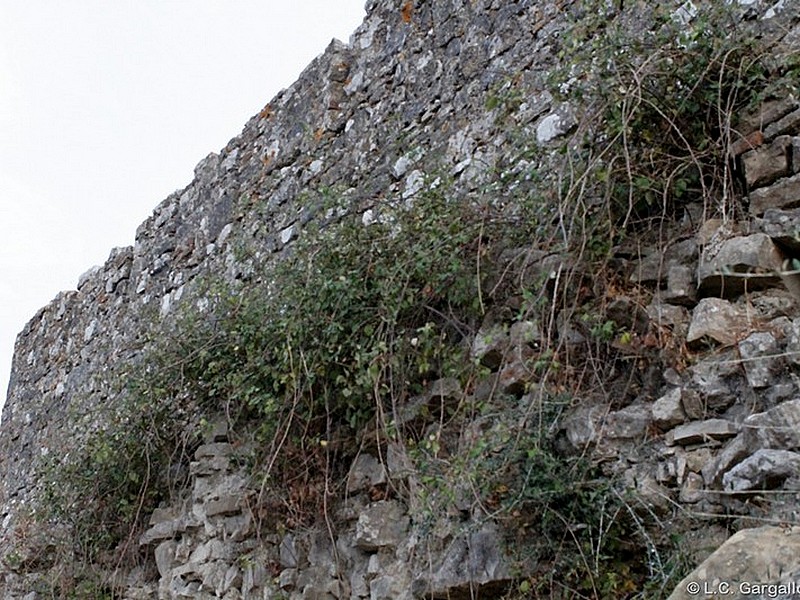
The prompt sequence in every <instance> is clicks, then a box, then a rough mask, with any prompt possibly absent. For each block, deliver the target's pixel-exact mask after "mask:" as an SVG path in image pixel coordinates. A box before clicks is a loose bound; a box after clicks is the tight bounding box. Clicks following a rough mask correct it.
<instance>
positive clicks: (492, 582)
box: [414, 522, 512, 598]
mask: <svg viewBox="0 0 800 600" xmlns="http://www.w3.org/2000/svg"><path fill="white" fill-rule="evenodd" d="M511 578H512V574H511V572H510V569H509V563H508V561H507V560H505V549H504V544H503V539H502V533H501V532H500V530H499V528H498V527H497V526H496V525H494V524H492V523H491V522H487V523H485V524H484V525H483V526H482V527H481V528H480V529H478V530H477V531H473V532H471V533H467V534H465V535H462V536H459V537H457V538H455V539H454V540H453V541H452V542H451V543H450V545H449V547H448V548H447V550H446V551H445V553H444V558H443V559H442V561H441V563H440V564H439V565H438V566H437V567H435V570H434V572H433V575H432V576H431V577H430V579H428V578H426V577H425V576H422V577H420V578H419V579H418V580H416V581H415V582H414V590H415V591H419V592H420V593H424V594H425V597H430V598H451V597H452V598H456V597H462V596H463V595H464V594H465V593H466V594H467V596H466V597H467V598H468V597H469V594H470V590H474V591H476V592H478V593H480V594H481V595H484V594H491V593H492V592H493V591H495V592H500V591H501V590H503V589H504V588H505V587H506V586H507V585H508V583H509V582H510V581H511Z"/></svg>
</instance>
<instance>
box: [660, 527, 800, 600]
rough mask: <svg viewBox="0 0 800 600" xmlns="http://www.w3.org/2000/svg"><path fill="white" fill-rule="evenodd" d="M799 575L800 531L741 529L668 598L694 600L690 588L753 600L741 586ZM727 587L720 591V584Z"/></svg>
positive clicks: (732, 597)
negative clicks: (790, 574) (789, 575)
mask: <svg viewBox="0 0 800 600" xmlns="http://www.w3.org/2000/svg"><path fill="white" fill-rule="evenodd" d="M798 571H800V530H798V528H795V527H792V528H789V529H785V528H783V527H776V526H764V527H758V528H755V529H743V530H741V531H739V532H737V533H735V534H734V535H733V536H731V537H730V538H729V539H728V540H727V541H726V542H725V543H724V544H722V546H720V547H719V548H718V549H717V550H716V551H715V552H714V553H713V554H711V556H709V557H708V558H707V559H706V560H705V561H703V563H702V564H701V565H700V566H698V567H697V568H696V569H695V570H694V571H692V572H691V573H689V574H688V575H687V576H686V577H685V578H684V579H683V580H682V581H681V582H680V583H679V584H678V585H677V586H676V587H675V589H674V591H673V592H672V594H670V596H669V599H668V600H694V599H696V598H697V597H698V595H697V594H696V593H692V592H693V590H694V588H692V587H690V584H691V585H699V586H700V587H699V588H698V589H699V590H700V591H703V590H709V591H716V590H720V591H722V592H725V594H724V597H725V598H731V599H732V600H746V599H748V598H753V594H751V593H749V592H750V590H747V589H745V590H744V592H746V593H744V592H743V591H742V589H741V587H740V585H739V584H740V583H744V584H750V585H752V584H768V583H777V582H779V581H780V580H781V578H782V577H783V576H785V574H787V573H797V572H798ZM723 582H724V584H725V585H726V586H728V587H726V588H725V589H722V588H720V584H721V583H723Z"/></svg>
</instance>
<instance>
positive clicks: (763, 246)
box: [697, 233, 783, 298]
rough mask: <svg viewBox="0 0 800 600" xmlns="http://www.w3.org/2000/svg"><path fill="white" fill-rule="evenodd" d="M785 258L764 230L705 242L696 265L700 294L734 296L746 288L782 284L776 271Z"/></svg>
mask: <svg viewBox="0 0 800 600" xmlns="http://www.w3.org/2000/svg"><path fill="white" fill-rule="evenodd" d="M782 262H783V256H782V255H781V253H780V251H779V250H778V248H777V247H776V246H775V244H774V243H773V241H772V240H771V239H770V237H769V236H767V235H766V234H763V233H754V234H752V235H748V236H739V237H733V238H729V239H727V240H725V241H723V242H722V243H721V244H720V245H719V246H715V245H709V246H706V248H705V250H704V251H703V255H702V257H701V260H700V264H699V266H698V267H697V280H698V285H699V290H700V295H701V296H724V297H726V298H731V297H735V296H738V295H740V294H741V293H742V292H744V291H745V290H748V291H753V290H758V289H763V288H765V287H776V286H779V285H780V278H779V277H778V276H777V275H775V273H776V272H777V271H779V270H780V269H781V264H782ZM759 273H760V275H759Z"/></svg>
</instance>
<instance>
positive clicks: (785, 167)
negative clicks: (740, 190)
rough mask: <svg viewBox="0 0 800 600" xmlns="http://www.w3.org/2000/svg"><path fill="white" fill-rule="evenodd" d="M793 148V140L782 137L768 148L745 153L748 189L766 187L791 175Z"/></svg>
mask: <svg viewBox="0 0 800 600" xmlns="http://www.w3.org/2000/svg"><path fill="white" fill-rule="evenodd" d="M791 146H792V138H791V137H790V136H788V135H781V136H779V137H777V138H776V139H775V140H773V142H772V143H771V144H769V145H768V146H767V145H764V146H761V147H760V148H756V149H755V150H750V151H749V152H746V153H744V154H743V155H742V166H743V167H744V175H745V181H746V182H747V186H748V188H749V189H755V188H759V187H764V186H766V185H769V184H771V183H773V182H775V181H777V180H778V179H780V178H781V177H787V176H788V175H791Z"/></svg>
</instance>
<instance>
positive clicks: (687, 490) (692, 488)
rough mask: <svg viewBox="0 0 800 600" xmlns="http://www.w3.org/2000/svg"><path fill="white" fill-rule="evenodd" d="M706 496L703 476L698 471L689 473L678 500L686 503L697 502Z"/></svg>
mask: <svg viewBox="0 0 800 600" xmlns="http://www.w3.org/2000/svg"><path fill="white" fill-rule="evenodd" d="M703 498H705V491H704V489H703V478H702V477H701V476H700V475H698V474H697V473H689V474H688V475H687V476H686V479H684V481H683V485H682V486H681V492H680V494H679V495H678V500H680V501H681V502H684V503H686V504H695V503H697V502H700V501H701V500H702V499H703Z"/></svg>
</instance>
